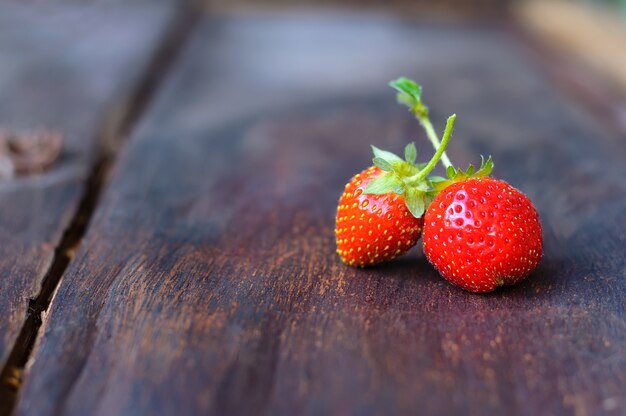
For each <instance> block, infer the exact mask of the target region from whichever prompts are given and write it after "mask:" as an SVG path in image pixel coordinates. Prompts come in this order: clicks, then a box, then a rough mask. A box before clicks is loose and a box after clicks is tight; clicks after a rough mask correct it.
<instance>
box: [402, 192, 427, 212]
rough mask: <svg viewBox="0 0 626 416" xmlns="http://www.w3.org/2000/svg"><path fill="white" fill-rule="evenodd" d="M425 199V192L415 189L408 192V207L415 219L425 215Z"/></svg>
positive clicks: (406, 197) (406, 195) (406, 196)
mask: <svg viewBox="0 0 626 416" xmlns="http://www.w3.org/2000/svg"><path fill="white" fill-rule="evenodd" d="M424 197H425V194H424V192H421V191H418V190H416V189H413V188H409V189H407V190H406V194H405V200H406V207H407V208H408V209H409V211H410V212H411V214H412V215H413V216H414V217H415V218H419V217H421V216H422V215H424V210H425V207H426V204H425V203H426V201H424Z"/></svg>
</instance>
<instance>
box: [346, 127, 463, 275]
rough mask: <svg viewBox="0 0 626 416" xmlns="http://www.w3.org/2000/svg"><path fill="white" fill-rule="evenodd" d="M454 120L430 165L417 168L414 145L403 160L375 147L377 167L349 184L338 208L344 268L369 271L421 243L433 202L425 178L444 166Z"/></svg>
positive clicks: (428, 183) (425, 164)
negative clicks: (367, 268) (442, 161)
mask: <svg viewBox="0 0 626 416" xmlns="http://www.w3.org/2000/svg"><path fill="white" fill-rule="evenodd" d="M454 120H455V116H451V117H450V118H449V119H448V123H447V125H446V133H445V134H444V138H443V142H442V145H441V146H440V149H438V150H437V152H436V153H435V155H434V156H433V158H432V159H431V160H430V161H429V162H428V163H423V164H415V158H416V156H417V151H416V149H415V145H414V144H413V143H411V144H409V145H408V146H406V148H405V149H404V156H405V158H404V160H403V159H401V158H400V157H398V156H396V155H395V154H393V153H390V152H387V151H384V150H380V149H378V148H376V147H374V146H372V150H373V151H374V159H373V162H374V166H372V167H370V168H368V169H366V170H364V171H363V172H361V173H359V174H357V175H355V176H354V177H353V178H352V179H351V180H350V182H349V183H348V184H347V185H346V187H345V190H344V193H343V194H342V195H341V197H340V199H339V204H338V207H337V218H336V226H335V235H336V241H337V253H338V254H339V256H340V257H341V260H342V261H343V262H344V263H347V264H349V265H351V266H360V267H364V266H370V265H373V264H377V263H380V262H382V261H386V260H391V259H393V258H395V257H397V256H399V255H401V254H403V253H405V252H406V251H408V250H409V249H410V248H411V247H413V246H414V245H415V244H416V243H417V241H418V239H419V237H420V235H421V233H422V225H423V215H424V210H425V207H426V206H428V203H430V201H431V200H432V197H433V194H432V185H431V182H430V180H429V179H427V178H426V176H427V175H428V173H429V172H430V171H431V170H432V169H433V168H434V167H435V165H436V164H437V162H438V161H439V158H440V157H441V155H442V153H443V151H444V149H445V146H446V145H447V143H448V140H449V139H450V135H451V134H452V128H453V125H454Z"/></svg>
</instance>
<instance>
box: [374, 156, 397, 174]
mask: <svg viewBox="0 0 626 416" xmlns="http://www.w3.org/2000/svg"><path fill="white" fill-rule="evenodd" d="M372 162H373V163H374V166H377V167H379V168H381V169H382V170H384V171H386V172H389V171H391V170H392V166H391V163H389V162H387V161H386V160H385V159H383V158H381V157H375V158H374V159H373V160H372Z"/></svg>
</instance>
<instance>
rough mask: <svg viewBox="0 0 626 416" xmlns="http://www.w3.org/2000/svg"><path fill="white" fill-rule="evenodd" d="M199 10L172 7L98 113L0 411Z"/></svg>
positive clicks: (0, 384) (5, 379) (5, 372)
mask: <svg viewBox="0 0 626 416" xmlns="http://www.w3.org/2000/svg"><path fill="white" fill-rule="evenodd" d="M199 14H200V13H199V12H198V11H197V10H196V8H195V7H194V6H192V5H187V4H185V5H183V6H182V7H180V8H179V9H178V11H177V12H176V13H174V16H172V18H171V20H170V23H169V25H168V27H167V28H166V30H165V31H164V34H163V35H162V36H161V39H160V41H159V42H158V43H157V45H158V46H157V47H156V48H155V51H154V53H153V54H152V57H151V59H149V60H148V62H147V64H146V65H145V69H144V71H143V73H142V75H141V76H140V77H139V78H138V81H137V83H136V84H135V88H134V89H133V90H132V91H131V92H130V94H128V95H127V96H125V97H124V99H123V100H122V101H121V102H120V103H118V104H117V105H116V106H114V108H112V110H111V111H109V112H108V114H106V115H105V117H104V118H103V122H102V125H101V127H100V128H99V129H98V133H97V134H98V140H97V146H98V150H97V151H96V156H95V157H94V162H93V163H92V166H91V170H90V174H89V177H88V179H87V181H86V183H85V190H84V192H83V195H82V197H81V200H80V203H79V205H78V208H77V210H76V212H75V214H74V216H73V217H72V220H71V222H70V224H69V226H68V228H67V229H66V230H65V232H64V233H63V237H62V238H61V241H60V243H59V244H58V245H57V247H56V248H55V251H54V257H53V260H52V263H51V265H50V267H49V268H48V271H47V272H46V275H45V277H44V280H43V283H42V285H41V289H40V291H39V294H38V295H37V296H36V297H35V298H34V299H32V298H31V299H30V301H29V305H28V312H27V314H26V317H25V321H24V324H23V325H22V328H21V330H20V333H19V335H18V337H17V340H16V342H15V344H14V345H13V348H12V349H11V352H10V354H9V357H8V359H7V362H6V364H5V366H4V368H2V370H1V371H0V415H9V414H11V413H12V412H13V409H14V407H15V404H16V400H17V397H18V394H19V389H20V387H21V382H22V374H23V370H24V367H25V366H26V363H27V362H28V360H29V359H30V356H31V353H32V352H33V348H34V346H35V342H36V341H37V337H38V336H39V329H40V328H41V325H42V322H43V321H42V316H43V314H44V313H45V312H46V311H47V310H48V307H49V306H50V303H51V301H52V298H53V297H54V293H55V292H56V289H57V288H58V286H59V283H60V282H61V279H62V277H63V274H64V273H65V270H66V269H67V267H68V266H69V264H70V262H71V261H72V258H73V257H74V253H75V252H76V250H77V249H78V247H79V245H80V243H81V240H82V238H83V236H84V235H85V232H86V230H87V227H88V225H89V221H90V219H91V217H92V215H93V213H94V211H95V209H96V207H97V204H98V200H99V198H100V195H101V192H102V189H103V187H104V185H105V183H106V181H107V178H108V173H109V171H110V169H111V167H112V166H113V164H114V162H115V160H116V158H117V156H118V154H119V152H120V150H121V149H122V147H123V146H124V143H125V142H126V138H127V137H128V136H129V133H130V132H131V130H132V129H133V127H134V126H135V124H136V122H137V121H138V120H139V118H140V117H141V115H142V114H143V112H144V110H145V108H146V107H147V105H148V104H149V102H150V100H151V98H152V97H153V95H154V93H155V92H156V91H157V89H158V87H159V85H160V84H161V82H162V81H163V79H164V78H165V76H166V75H167V73H168V72H169V69H170V68H171V67H172V66H173V64H174V62H176V60H177V57H178V55H179V53H180V51H181V50H182V49H183V48H184V45H185V44H186V42H187V40H188V39H189V37H190V34H191V33H192V31H193V28H194V27H195V25H196V23H197V21H198V18H199Z"/></svg>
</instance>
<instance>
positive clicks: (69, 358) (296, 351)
mask: <svg viewBox="0 0 626 416" xmlns="http://www.w3.org/2000/svg"><path fill="white" fill-rule="evenodd" d="M514 39H515V38H514V37H512V36H510V34H509V33H508V32H506V31H504V30H502V29H497V28H491V27H474V26H466V27H456V26H433V25H423V24H422V25H413V24H409V23H408V22H406V21H401V22H400V21H395V20H393V19H389V18H375V17H367V16H356V17H355V16H346V15H314V16H312V15H308V16H298V15H288V16H281V15H269V14H265V15H262V16H258V17H254V16H248V17H229V18H219V19H218V18H214V19H208V20H207V21H206V22H204V23H203V25H202V26H201V28H200V30H198V31H197V33H195V37H194V38H193V42H191V44H190V45H189V46H188V48H187V49H186V50H185V51H184V53H183V56H182V59H181V61H180V62H179V65H178V66H177V67H176V70H175V74H174V76H173V77H171V78H170V79H169V82H168V83H167V84H166V85H165V86H164V88H163V89H162V93H161V95H160V96H159V99H158V100H157V102H156V103H155V104H154V106H152V108H151V111H150V113H149V115H148V116H147V117H146V118H145V119H144V120H143V122H142V123H141V126H140V128H139V129H138V130H137V131H136V132H135V134H134V135H133V138H132V140H131V142H130V144H129V146H128V147H127V148H126V149H125V152H124V154H123V156H122V157H121V159H120V160H119V164H118V165H117V167H116V169H115V173H114V176H113V178H112V181H111V183H110V186H109V188H108V191H107V192H106V194H105V195H104V196H103V200H102V203H101V205H100V206H99V208H98V210H97V212H96V214H95V217H94V221H93V223H92V226H91V227H90V229H89V232H88V233H87V235H86V239H85V241H84V243H83V245H82V246H81V248H80V250H79V252H78V254H77V257H76V259H75V261H74V262H73V263H72V264H71V266H70V268H69V269H68V272H67V274H66V275H65V277H64V280H63V282H62V283H61V286H60V288H59V290H58V292H57V294H56V297H55V299H54V300H53V303H52V306H51V309H50V313H49V314H48V316H47V317H46V321H45V323H44V326H45V331H44V334H43V336H42V337H41V338H40V339H39V341H38V343H37V346H36V349H35V351H34V359H33V361H32V362H31V365H30V366H29V368H28V371H27V375H26V379H25V385H24V387H23V389H22V391H21V393H22V394H21V396H20V400H19V403H18V407H17V410H18V411H17V414H39V415H49V414H64V415H82V414H85V413H89V414H97V415H108V414H133V415H139V414H154V413H160V414H174V413H178V414H215V415H221V414H286V415H292V414H364V415H376V414H415V413H416V412H418V413H420V414H464V415H465V414H470V415H483V414H572V413H574V414H598V413H601V412H605V411H606V412H608V411H613V412H617V413H620V411H623V410H624V406H625V405H626V402H625V400H626V398H625V396H624V394H623V386H624V383H625V382H626V337H625V335H624V334H626V322H625V321H624V319H623V317H624V313H625V310H624V309H625V305H626V299H625V298H626V295H625V294H626V279H624V277H625V276H624V266H625V261H624V251H623V247H624V246H625V241H624V240H625V237H624V232H623V231H624V225H625V224H624V216H623V213H624V211H625V209H626V196H625V195H626V193H625V192H624V187H625V184H624V181H623V178H624V175H625V174H626V172H625V170H626V164H624V163H623V162H624V159H625V157H626V154H625V153H626V152H625V150H624V149H623V147H620V146H617V145H616V143H618V141H616V140H615V138H614V137H611V135H610V133H608V132H607V131H608V130H606V129H604V128H603V127H602V126H601V125H598V124H597V123H596V122H595V121H594V119H593V118H591V117H589V116H588V115H587V114H586V113H585V112H584V111H583V110H582V108H581V107H579V106H577V105H576V104H574V103H571V102H568V101H567V100H566V99H565V98H564V97H562V96H561V95H560V94H559V93H558V91H557V90H555V89H554V88H553V87H552V85H551V83H550V81H549V80H548V79H547V78H545V77H544V76H543V75H542V74H541V73H540V72H538V71H537V68H536V67H535V66H534V64H533V63H532V62H530V61H529V60H528V57H527V56H525V55H524V54H522V53H521V52H520V51H521V50H522V48H521V47H520V45H519V44H518V43H516V42H517V41H515V40H514ZM398 75H407V76H411V77H413V78H416V79H418V80H419V81H420V82H422V83H423V84H424V85H425V88H426V89H425V93H424V94H425V99H426V100H427V102H428V103H429V104H430V106H431V113H432V115H433V117H434V119H435V120H437V123H436V124H438V125H439V127H440V128H441V125H442V123H443V120H444V117H445V116H447V115H448V114H449V113H451V112H456V113H457V114H458V116H459V117H458V121H457V129H456V133H455V137H454V138H453V143H452V145H451V151H450V156H451V158H452V159H453V160H454V161H456V162H457V163H458V164H466V163H468V162H469V161H474V162H475V161H476V160H477V158H478V155H479V154H481V153H482V154H488V153H491V154H493V156H494V158H495V161H496V164H497V166H496V174H497V175H498V176H500V177H502V178H504V179H506V180H508V181H509V182H510V183H511V184H513V185H514V186H516V187H518V188H520V189H522V190H523V191H524V192H526V193H527V194H528V195H529V196H530V197H531V199H532V200H533V201H534V202H535V203H536V205H537V208H538V210H539V212H540V214H541V217H542V221H543V224H544V231H545V257H544V258H543V260H542V262H541V264H540V266H539V268H538V269H537V271H536V272H535V273H534V275H533V276H532V277H531V278H530V279H529V280H528V281H526V282H525V283H523V284H521V285H519V286H517V287H514V288H509V289H506V290H501V291H498V292H496V293H493V294H488V295H476V294H471V293H467V292H464V291H462V290H459V289H456V288H454V287H452V286H450V285H449V284H447V283H446V282H445V281H443V280H442V279H441V278H439V277H438V276H437V274H436V272H435V271H434V270H433V269H432V268H431V267H429V265H428V264H427V262H426V260H425V258H424V255H423V253H422V251H421V250H420V249H415V250H413V251H412V253H411V254H410V255H408V256H406V257H404V258H402V259H399V260H397V261H394V262H391V263H389V264H388V265H385V266H381V267H376V268H370V269H365V270H361V269H354V268H350V267H347V266H344V265H343V264H341V263H340V261H339V259H338V258H337V256H336V255H335V253H334V250H335V247H334V241H333V222H334V209H335V204H336V201H337V199H338V197H339V194H340V193H341V191H342V189H343V185H344V183H345V182H346V181H347V180H348V178H349V177H350V176H351V175H352V174H354V173H355V172H357V171H359V170H360V169H362V168H364V167H365V166H367V165H368V163H369V159H370V155H369V150H368V146H367V145H369V144H370V143H375V144H378V145H380V146H382V147H384V148H390V149H394V150H400V149H401V148H402V145H403V144H404V143H405V142H406V141H407V140H408V139H409V138H413V137H417V138H419V140H418V147H419V151H420V153H422V154H431V150H430V149H429V148H428V144H427V143H426V141H425V140H424V139H423V137H422V136H421V133H420V131H419V128H418V126H415V123H414V121H413V120H411V118H410V117H409V115H408V113H407V112H406V111H405V110H404V109H403V108H401V107H399V106H397V105H396V104H395V103H394V96H393V93H392V92H391V90H390V89H388V88H387V87H386V86H385V84H386V82H387V81H388V80H389V79H391V78H393V77H396V76H398Z"/></svg>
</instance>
